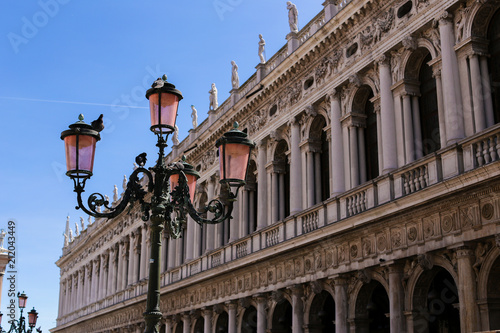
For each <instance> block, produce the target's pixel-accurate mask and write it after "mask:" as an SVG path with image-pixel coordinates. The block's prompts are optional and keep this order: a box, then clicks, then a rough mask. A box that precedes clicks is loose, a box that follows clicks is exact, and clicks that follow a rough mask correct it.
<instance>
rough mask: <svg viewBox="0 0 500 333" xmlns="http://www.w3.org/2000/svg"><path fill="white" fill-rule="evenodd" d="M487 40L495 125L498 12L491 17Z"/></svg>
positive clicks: (499, 80)
mask: <svg viewBox="0 0 500 333" xmlns="http://www.w3.org/2000/svg"><path fill="white" fill-rule="evenodd" d="M488 40H489V42H490V44H489V53H490V57H489V58H488V65H489V72H490V80H491V92H492V98H493V110H494V117H495V123H499V122H500V61H499V57H500V10H499V11H497V12H496V13H495V15H494V16H493V18H492V20H491V23H490V26H489V29H488Z"/></svg>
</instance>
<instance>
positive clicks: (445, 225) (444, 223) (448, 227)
mask: <svg viewBox="0 0 500 333" xmlns="http://www.w3.org/2000/svg"><path fill="white" fill-rule="evenodd" d="M453 224H454V223H453V216H451V215H446V216H444V217H443V219H442V220H441V228H442V229H443V231H444V232H451V231H453Z"/></svg>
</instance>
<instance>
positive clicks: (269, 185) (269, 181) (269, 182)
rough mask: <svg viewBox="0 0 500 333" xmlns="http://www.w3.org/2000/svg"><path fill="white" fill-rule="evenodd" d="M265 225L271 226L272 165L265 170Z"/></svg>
mask: <svg viewBox="0 0 500 333" xmlns="http://www.w3.org/2000/svg"><path fill="white" fill-rule="evenodd" d="M266 171H267V193H268V194H267V197H268V199H269V200H267V223H268V224H269V225H271V224H273V202H272V201H273V200H272V199H273V186H272V183H273V174H272V172H273V166H272V164H271V165H270V166H269V167H268V168H267V170H266Z"/></svg>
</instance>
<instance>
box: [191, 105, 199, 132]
mask: <svg viewBox="0 0 500 333" xmlns="http://www.w3.org/2000/svg"><path fill="white" fill-rule="evenodd" d="M191 110H193V112H191V118H192V119H193V129H195V128H196V127H198V111H197V110H196V108H195V107H194V105H191Z"/></svg>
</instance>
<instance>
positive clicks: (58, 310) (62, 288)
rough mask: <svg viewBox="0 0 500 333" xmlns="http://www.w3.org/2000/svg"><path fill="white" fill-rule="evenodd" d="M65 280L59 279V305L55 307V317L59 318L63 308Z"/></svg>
mask: <svg viewBox="0 0 500 333" xmlns="http://www.w3.org/2000/svg"><path fill="white" fill-rule="evenodd" d="M64 289H65V282H64V281H63V280H62V279H61V280H60V281H59V303H58V305H59V307H58V309H57V317H58V318H60V317H61V316H62V309H63V306H64V305H63V297H64V294H65V290H64Z"/></svg>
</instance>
